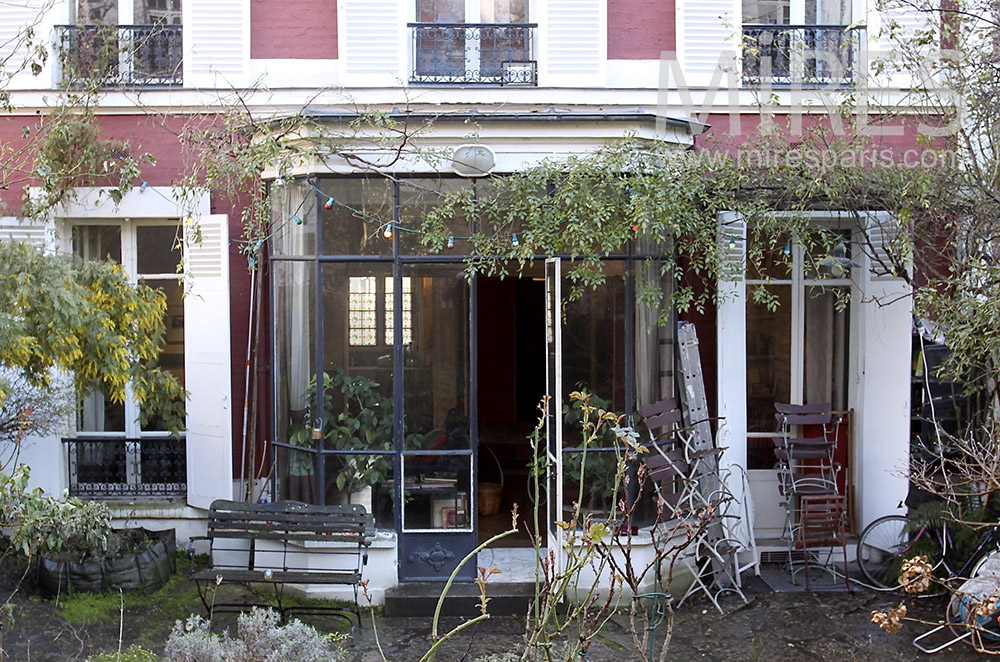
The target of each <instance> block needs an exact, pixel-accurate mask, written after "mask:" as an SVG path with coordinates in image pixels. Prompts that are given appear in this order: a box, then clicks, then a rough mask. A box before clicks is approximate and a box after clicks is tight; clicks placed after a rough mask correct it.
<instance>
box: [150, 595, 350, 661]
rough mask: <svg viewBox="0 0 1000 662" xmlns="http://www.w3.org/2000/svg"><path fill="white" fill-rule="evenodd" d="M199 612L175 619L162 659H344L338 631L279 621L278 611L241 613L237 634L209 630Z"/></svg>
mask: <svg viewBox="0 0 1000 662" xmlns="http://www.w3.org/2000/svg"><path fill="white" fill-rule="evenodd" d="M208 627H209V623H208V622H207V621H205V620H204V619H202V618H201V617H200V616H192V617H190V618H188V619H187V621H185V622H183V623H182V622H181V621H177V622H176V623H175V624H174V630H173V632H171V633H170V638H169V639H167V646H166V649H165V650H164V651H163V659H164V661H165V662H342V661H343V660H346V659H347V658H346V656H345V653H344V650H343V648H342V647H341V645H340V638H339V636H338V635H327V636H323V635H321V634H320V633H319V632H317V631H316V629H315V628H313V627H312V626H309V625H306V624H305V623H302V622H301V621H298V620H294V621H292V622H291V623H288V624H287V625H280V624H279V622H278V614H277V612H275V611H272V610H270V609H258V608H254V609H252V610H251V611H250V612H249V613H245V614H240V616H239V618H238V619H237V621H236V637H235V638H234V637H231V636H230V635H229V633H228V632H225V633H223V634H222V635H221V636H220V635H216V634H213V633H211V632H209V629H208Z"/></svg>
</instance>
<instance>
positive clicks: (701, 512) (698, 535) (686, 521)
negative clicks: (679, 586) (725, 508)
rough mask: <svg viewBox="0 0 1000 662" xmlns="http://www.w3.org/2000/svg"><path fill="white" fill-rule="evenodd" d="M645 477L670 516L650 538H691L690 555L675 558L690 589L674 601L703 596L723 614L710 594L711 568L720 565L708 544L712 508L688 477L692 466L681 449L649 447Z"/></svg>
mask: <svg viewBox="0 0 1000 662" xmlns="http://www.w3.org/2000/svg"><path fill="white" fill-rule="evenodd" d="M643 462H644V464H645V465H646V471H647V476H648V477H649V480H650V481H651V482H652V484H653V488H654V491H655V492H656V495H657V498H658V499H659V503H660V507H661V508H662V509H663V512H664V513H666V514H668V515H669V518H665V521H663V522H661V523H659V524H658V525H657V530H654V532H653V535H654V536H659V537H661V538H662V539H663V540H670V539H672V538H674V537H675V536H690V537H691V540H690V543H689V545H688V550H687V551H689V552H690V553H687V554H681V555H680V556H679V557H678V558H677V562H678V563H679V564H680V567H682V568H684V569H685V570H687V572H689V573H690V575H691V585H690V586H689V587H688V589H687V591H686V592H685V593H684V595H683V596H681V598H680V599H679V600H678V601H677V605H678V606H680V605H681V604H683V603H684V601H685V600H687V599H688V598H689V597H691V596H692V595H695V594H696V593H698V592H702V593H704V594H705V595H706V596H707V597H708V599H709V600H710V601H711V602H712V604H713V605H715V608H716V609H718V610H719V612H720V613H722V607H721V606H720V605H719V602H718V599H717V595H718V591H716V590H713V587H712V582H711V580H708V581H706V578H709V577H711V576H712V573H711V569H712V566H713V564H715V563H717V562H718V561H719V559H718V556H717V554H716V552H715V550H714V549H713V546H712V544H711V543H710V542H709V540H708V534H707V532H708V525H709V524H710V522H711V519H712V518H714V517H715V516H716V514H715V512H714V511H713V509H712V508H711V507H709V506H708V505H706V503H705V500H704V497H703V496H702V495H701V493H700V491H699V489H698V482H697V480H695V479H694V477H693V476H692V474H691V464H690V463H689V462H688V461H687V460H686V459H685V457H684V451H683V450H682V449H681V448H676V447H675V448H672V449H669V450H665V449H664V448H663V444H652V450H651V452H650V453H649V454H648V455H646V456H645V457H644V458H643Z"/></svg>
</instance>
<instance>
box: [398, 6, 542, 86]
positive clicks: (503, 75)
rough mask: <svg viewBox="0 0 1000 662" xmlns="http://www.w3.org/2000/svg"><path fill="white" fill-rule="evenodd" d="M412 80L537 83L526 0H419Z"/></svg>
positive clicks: (413, 38) (531, 26) (531, 31)
mask: <svg viewBox="0 0 1000 662" xmlns="http://www.w3.org/2000/svg"><path fill="white" fill-rule="evenodd" d="M416 16H417V21H418V22H417V23H411V24H410V25H409V27H410V31H411V35H412V43H413V55H412V57H413V75H412V76H411V77H410V82H411V83H464V84H469V83H482V84H499V85H535V84H537V71H536V63H535V60H534V58H533V56H532V39H533V30H534V28H535V27H537V26H536V25H535V24H533V23H527V22H526V21H527V19H528V14H527V2H526V0H417V12H416Z"/></svg>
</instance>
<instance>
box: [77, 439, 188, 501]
mask: <svg viewBox="0 0 1000 662" xmlns="http://www.w3.org/2000/svg"><path fill="white" fill-rule="evenodd" d="M62 443H63V444H64V445H65V446H66V456H67V460H68V462H67V468H68V471H69V493H70V494H71V495H72V496H76V497H85V498H100V499H114V498H134V497H142V498H164V499H169V500H176V499H183V498H184V497H186V496H187V447H186V442H185V439H184V437H183V436H181V437H174V436H163V435H159V436H149V437H139V438H135V437H122V436H110V435H109V436H97V435H88V436H80V437H68V438H64V439H63V440H62ZM150 475H152V477H153V479H152V480H150V481H145V480H140V481H138V482H134V481H130V480H129V477H130V476H150ZM171 476H172V477H174V478H175V480H156V479H157V478H167V477H171Z"/></svg>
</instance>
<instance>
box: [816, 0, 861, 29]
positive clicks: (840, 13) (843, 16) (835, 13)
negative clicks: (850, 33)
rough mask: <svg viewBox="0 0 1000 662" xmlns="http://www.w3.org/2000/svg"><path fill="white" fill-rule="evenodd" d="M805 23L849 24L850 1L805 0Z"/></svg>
mask: <svg viewBox="0 0 1000 662" xmlns="http://www.w3.org/2000/svg"><path fill="white" fill-rule="evenodd" d="M805 22H806V25H850V23H851V3H850V2H848V0H832V1H831V0H806V3H805Z"/></svg>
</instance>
